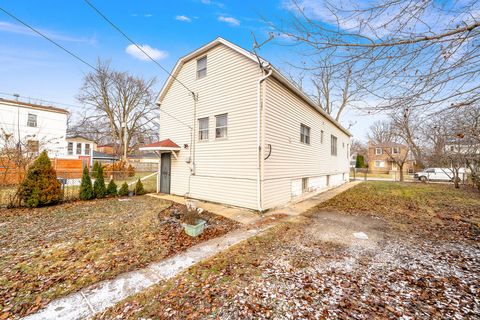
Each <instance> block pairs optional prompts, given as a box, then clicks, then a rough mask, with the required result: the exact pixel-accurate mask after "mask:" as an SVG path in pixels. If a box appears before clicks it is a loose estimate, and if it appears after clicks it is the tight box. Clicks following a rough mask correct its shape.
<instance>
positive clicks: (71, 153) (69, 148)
mask: <svg viewBox="0 0 480 320" xmlns="http://www.w3.org/2000/svg"><path fill="white" fill-rule="evenodd" d="M67 150H68V155H69V156H71V155H73V142H69V143H68V147H67Z"/></svg>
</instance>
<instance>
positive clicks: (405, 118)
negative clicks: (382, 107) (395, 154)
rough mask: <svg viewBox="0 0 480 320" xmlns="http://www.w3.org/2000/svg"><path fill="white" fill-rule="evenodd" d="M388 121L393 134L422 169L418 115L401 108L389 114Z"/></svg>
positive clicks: (419, 119) (419, 117) (410, 110)
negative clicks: (408, 150) (406, 147)
mask: <svg viewBox="0 0 480 320" xmlns="http://www.w3.org/2000/svg"><path fill="white" fill-rule="evenodd" d="M390 119H391V122H390V123H391V128H392V130H393V131H394V132H395V133H394V134H395V135H396V136H397V137H399V138H400V140H401V141H402V142H403V143H405V144H406V145H407V146H408V147H409V149H410V151H411V153H412V155H413V157H414V159H415V162H416V164H417V166H419V167H423V153H422V149H423V148H422V145H421V142H422V141H421V140H422V139H421V138H422V137H421V130H420V125H421V121H422V117H421V116H420V114H419V113H416V112H414V111H412V109H411V108H403V109H402V110H401V111H395V112H392V113H390Z"/></svg>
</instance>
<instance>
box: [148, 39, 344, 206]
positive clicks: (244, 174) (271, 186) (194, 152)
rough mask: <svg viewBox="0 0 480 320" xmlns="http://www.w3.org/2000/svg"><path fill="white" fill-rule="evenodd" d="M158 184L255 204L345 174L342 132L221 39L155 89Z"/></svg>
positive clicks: (283, 199) (285, 199)
mask: <svg viewBox="0 0 480 320" xmlns="http://www.w3.org/2000/svg"><path fill="white" fill-rule="evenodd" d="M157 104H158V105H159V107H160V111H161V112H160V140H161V141H159V142H155V143H152V144H150V145H146V146H144V147H143V148H141V150H145V151H155V152H157V153H158V154H159V155H161V156H160V157H161V164H160V165H159V171H160V172H159V190H160V191H161V192H164V193H172V194H177V195H189V196H190V197H192V198H197V199H202V200H207V201H212V202H219V203H225V204H230V205H234V206H240V207H246V208H250V209H255V210H259V211H264V210H266V209H269V208H273V207H278V206H282V205H285V204H287V203H289V202H291V201H296V200H298V199H301V198H304V197H307V196H310V195H313V194H316V193H318V192H321V191H322V190H325V189H327V188H330V187H332V186H337V185H340V184H342V183H344V182H346V181H347V180H348V178H349V161H350V155H349V149H350V138H351V134H350V133H349V132H348V131H347V130H346V129H345V128H344V127H342V126H341V125H340V124H339V123H338V122H336V121H335V120H334V119H332V118H331V117H330V116H329V115H328V114H326V113H325V112H324V111H323V110H322V109H321V108H319V107H318V106H317V105H316V104H315V103H313V102H312V101H311V100H310V98H309V97H308V96H306V95H305V94H304V93H303V92H301V91H300V90H298V89H297V88H296V87H295V86H294V85H292V84H291V83H290V82H289V81H288V80H287V79H286V78H285V77H284V76H283V75H282V74H281V73H280V72H278V71H277V70H276V69H275V68H274V67H273V66H271V65H270V64H269V63H268V62H267V61H265V60H263V59H260V58H257V57H256V56H255V55H254V54H252V53H250V52H248V51H246V50H244V49H242V48H240V47H238V46H236V45H234V44H232V43H230V42H228V41H226V40H224V39H222V38H217V39H216V40H214V41H212V42H210V43H208V44H206V45H205V46H203V47H201V48H199V49H197V50H195V51H194V52H192V53H190V54H188V55H186V56H184V57H183V58H181V59H180V60H179V61H178V62H177V64H176V65H175V67H174V69H173V71H172V75H171V76H170V77H169V78H168V79H167V81H166V83H165V85H164V87H163V88H162V90H161V92H160V94H159V96H158V99H157Z"/></svg>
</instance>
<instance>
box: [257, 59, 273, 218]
mask: <svg viewBox="0 0 480 320" xmlns="http://www.w3.org/2000/svg"><path fill="white" fill-rule="evenodd" d="M261 68H262V73H263V70H265V69H267V70H268V73H267V74H266V75H264V76H262V77H261V78H260V79H258V83H257V210H258V211H260V212H262V211H263V207H262V188H261V170H262V168H261V165H260V164H261V156H262V154H261V150H262V146H261V145H260V134H261V132H260V131H261V119H260V118H261V109H262V83H263V81H265V80H266V79H267V78H268V77H270V76H271V75H272V72H273V70H272V69H271V68H270V66H269V65H267V66H266V67H265V69H264V67H263V66H261Z"/></svg>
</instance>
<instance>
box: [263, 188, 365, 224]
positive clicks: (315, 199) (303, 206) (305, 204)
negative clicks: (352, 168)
mask: <svg viewBox="0 0 480 320" xmlns="http://www.w3.org/2000/svg"><path fill="white" fill-rule="evenodd" d="M360 183H362V181H352V182H347V183H345V184H342V185H341V186H338V187H335V188H333V189H330V190H327V191H324V192H322V193H319V194H316V195H314V196H312V197H309V198H308V199H305V200H303V201H300V202H297V203H292V204H288V205H287V206H285V207H281V208H276V209H272V210H269V211H268V212H267V213H266V215H267V216H268V215H272V214H287V215H292V216H296V215H299V214H301V213H302V212H305V211H307V210H309V209H311V208H313V207H315V206H318V205H319V204H320V203H322V202H325V201H327V200H330V199H332V198H333V197H335V196H336V195H338V194H340V193H342V192H345V191H347V190H348V189H350V188H352V187H354V186H356V185H357V184H360Z"/></svg>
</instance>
